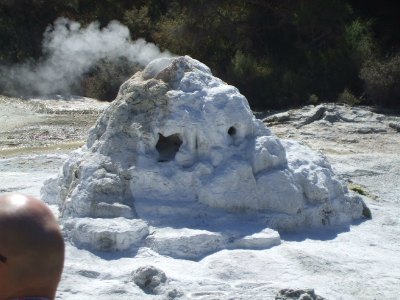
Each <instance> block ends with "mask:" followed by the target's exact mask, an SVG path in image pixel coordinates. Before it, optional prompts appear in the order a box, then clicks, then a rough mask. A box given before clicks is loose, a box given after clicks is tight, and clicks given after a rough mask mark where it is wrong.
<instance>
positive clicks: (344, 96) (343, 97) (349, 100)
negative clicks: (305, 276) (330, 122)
mask: <svg viewBox="0 0 400 300" xmlns="http://www.w3.org/2000/svg"><path fill="white" fill-rule="evenodd" d="M337 101H338V102H339V103H343V104H348V105H351V106H353V105H357V104H360V103H361V99H360V98H357V97H356V96H354V95H353V94H352V93H351V91H350V90H349V89H344V91H343V92H342V93H341V94H340V95H339V97H338V99H337Z"/></svg>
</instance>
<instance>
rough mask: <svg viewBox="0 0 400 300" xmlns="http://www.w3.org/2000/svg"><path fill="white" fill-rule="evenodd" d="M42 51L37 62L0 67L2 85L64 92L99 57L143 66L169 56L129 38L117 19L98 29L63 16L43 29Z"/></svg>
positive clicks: (32, 91)
mask: <svg viewBox="0 0 400 300" xmlns="http://www.w3.org/2000/svg"><path fill="white" fill-rule="evenodd" d="M43 53H44V57H43V58H42V59H40V61H39V62H35V63H24V64H20V65H15V66H13V67H11V68H6V67H4V66H3V67H0V68H1V69H0V71H1V72H2V73H3V76H4V75H5V77H6V82H7V83H6V84H4V83H3V89H4V90H5V91H6V92H8V93H10V94H14V95H20V94H26V93H30V94H39V95H50V94H56V93H66V94H68V93H70V92H71V87H73V86H74V85H76V84H77V83H79V80H80V78H81V76H82V74H84V73H85V72H87V71H88V70H89V69H90V68H91V67H92V66H94V65H95V64H96V63H97V62H98V61H99V60H101V59H109V60H113V59H118V58H121V57H123V58H125V59H127V60H128V61H129V62H131V63H137V64H140V65H142V66H146V65H147V64H148V63H149V62H150V61H152V60H153V59H156V58H160V57H170V56H171V54H170V53H169V52H168V51H165V52H161V51H160V50H159V48H158V47H157V46H156V45H154V44H152V43H147V42H146V41H145V40H144V39H138V40H136V41H132V40H131V39H130V33H129V29H128V28H127V27H126V26H124V25H122V24H121V23H119V22H118V21H112V22H111V23H109V24H108V26H107V27H104V28H101V29H100V25H99V23H98V22H94V23H91V24H90V25H89V26H87V27H82V26H81V24H79V23H78V22H74V21H71V20H69V19H66V18H59V19H57V20H56V21H55V22H54V24H53V25H50V26H48V28H47V29H46V31H45V33H44V39H43ZM4 85H5V86H4ZM16 87H19V88H16ZM18 89H20V90H18Z"/></svg>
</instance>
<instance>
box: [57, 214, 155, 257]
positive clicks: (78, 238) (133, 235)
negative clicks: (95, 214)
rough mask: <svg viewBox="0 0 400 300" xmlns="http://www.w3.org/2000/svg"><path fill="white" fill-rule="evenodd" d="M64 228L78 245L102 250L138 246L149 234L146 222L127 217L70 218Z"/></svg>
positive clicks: (116, 249) (125, 248)
mask: <svg viewBox="0 0 400 300" xmlns="http://www.w3.org/2000/svg"><path fill="white" fill-rule="evenodd" d="M64 229H65V230H66V232H67V233H68V235H69V236H70V238H71V241H72V242H73V243H74V244H75V245H76V246H78V247H86V248H89V249H92V250H100V251H124V250H128V249H130V248H132V247H138V246H140V245H141V244H142V241H143V240H144V238H145V237H146V236H147V235H148V234H149V227H148V226H147V224H146V222H144V221H143V220H140V219H133V220H129V219H125V218H113V219H92V218H76V219H70V220H68V221H66V222H65V223H64Z"/></svg>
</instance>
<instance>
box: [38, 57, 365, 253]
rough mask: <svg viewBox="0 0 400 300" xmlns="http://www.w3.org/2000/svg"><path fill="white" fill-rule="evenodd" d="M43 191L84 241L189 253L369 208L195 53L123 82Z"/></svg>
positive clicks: (343, 219)
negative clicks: (278, 134) (267, 122)
mask: <svg viewBox="0 0 400 300" xmlns="http://www.w3.org/2000/svg"><path fill="white" fill-rule="evenodd" d="M42 196H43V197H44V199H46V201H48V202H51V203H53V204H57V205H59V208H60V213H61V214H60V215H61V220H62V222H63V223H64V230H65V231H66V233H67V235H68V236H69V238H70V239H71V241H72V242H73V243H75V244H77V245H79V246H82V247H87V248H89V249H93V250H102V251H114V250H115V251H121V250H128V249H132V248H137V247H149V248H151V249H153V250H154V251H156V252H158V253H160V254H163V255H170V256H172V257H177V258H187V259H197V258H199V257H203V256H204V255H207V254H209V253H212V252H215V251H218V250H221V249H235V248H240V249H265V248H269V247H271V246H274V245H277V244H279V243H280V237H279V233H278V232H277V231H290V230H294V229H296V230H299V229H300V230H301V229H304V228H308V227H323V226H329V225H338V224H349V223H350V222H351V221H352V220H354V219H360V218H363V212H364V213H365V211H366V210H368V208H367V207H366V206H365V204H364V203H363V201H362V199H361V198H359V197H358V196H353V195H350V194H349V192H348V189H347V187H346V186H345V184H344V183H343V182H342V181H341V180H339V178H338V177H337V176H336V175H335V174H334V173H333V171H332V168H331V166H330V165H329V163H328V162H327V160H326V159H325V158H324V157H323V156H321V155H320V154H318V153H316V152H314V151H312V150H310V149H309V148H307V147H305V146H304V145H301V144H299V143H297V142H294V141H289V140H279V139H278V138H277V137H276V136H274V135H273V134H272V133H271V132H270V130H269V129H268V128H266V127H265V125H264V124H262V123H261V122H260V121H258V120H256V119H255V117H254V116H253V114H252V112H251V110H250V107H249V105H248V102H247V100H246V98H245V97H244V96H243V95H241V94H240V93H239V91H238V90H237V89H236V88H235V87H233V86H230V85H228V84H226V83H225V82H223V81H222V80H220V79H218V78H216V77H214V76H213V75H212V74H211V71H210V69H209V68H208V67H207V66H205V65H204V64H202V63H200V62H199V61H197V60H194V59H192V58H190V57H188V56H185V57H176V58H162V59H158V60H154V61H153V62H151V63H150V64H149V65H148V66H147V67H146V68H145V69H144V71H143V72H138V73H136V74H135V75H134V76H133V77H132V78H130V79H129V80H128V81H126V82H125V83H124V84H123V85H122V86H121V88H120V91H119V94H118V96H117V98H116V100H115V101H114V102H113V103H112V104H111V105H110V106H109V107H108V109H107V110H106V111H105V112H104V113H103V114H102V115H101V116H100V118H99V119H98V120H97V123H96V125H95V126H94V127H93V128H92V129H91V131H90V133H89V137H88V140H87V144H86V146H84V147H82V148H81V149H79V150H77V151H75V152H73V153H72V154H71V156H70V157H69V159H68V160H67V161H66V162H65V163H64V165H63V167H62V168H61V170H60V172H59V175H58V177H57V178H51V179H49V180H48V181H47V182H46V183H45V186H44V187H43V189H42ZM276 230H277V231H276Z"/></svg>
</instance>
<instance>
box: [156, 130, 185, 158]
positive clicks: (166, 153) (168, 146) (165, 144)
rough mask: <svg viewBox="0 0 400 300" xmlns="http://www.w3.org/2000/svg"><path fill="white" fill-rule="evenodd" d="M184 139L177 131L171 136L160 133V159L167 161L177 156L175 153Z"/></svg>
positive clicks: (158, 148)
mask: <svg viewBox="0 0 400 300" xmlns="http://www.w3.org/2000/svg"><path fill="white" fill-rule="evenodd" d="M181 145H182V140H181V138H180V137H179V135H178V134H177V133H175V134H172V135H170V136H163V135H162V134H161V133H159V134H158V142H157V145H156V149H157V151H158V161H160V162H166V161H171V160H173V159H174V158H175V154H176V153H177V152H178V151H179V148H180V147H181Z"/></svg>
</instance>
